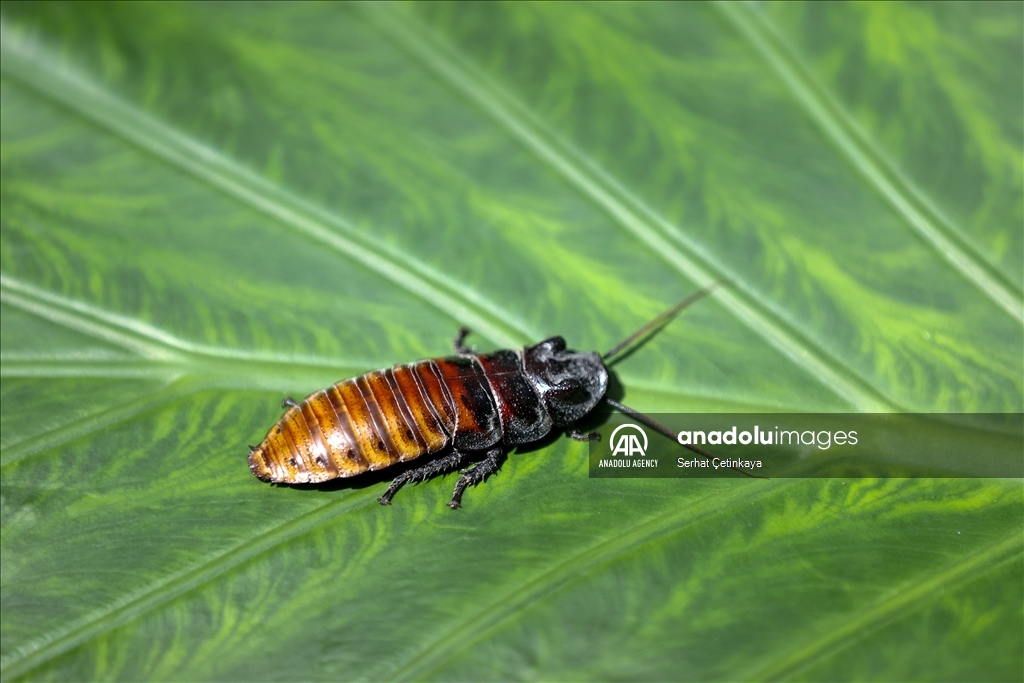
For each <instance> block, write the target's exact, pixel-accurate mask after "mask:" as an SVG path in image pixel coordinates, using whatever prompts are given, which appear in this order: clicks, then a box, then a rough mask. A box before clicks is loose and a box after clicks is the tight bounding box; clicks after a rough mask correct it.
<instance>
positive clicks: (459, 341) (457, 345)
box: [452, 326, 477, 356]
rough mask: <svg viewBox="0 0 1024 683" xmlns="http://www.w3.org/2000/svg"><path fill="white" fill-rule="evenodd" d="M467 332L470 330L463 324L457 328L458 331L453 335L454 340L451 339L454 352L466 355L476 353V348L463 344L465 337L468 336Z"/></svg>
mask: <svg viewBox="0 0 1024 683" xmlns="http://www.w3.org/2000/svg"><path fill="white" fill-rule="evenodd" d="M469 334H470V332H469V328H468V327H465V326H463V327H460V328H459V333H458V334H457V335H455V340H454V341H452V348H453V349H454V350H455V353H459V354H462V355H466V356H475V355H477V354H476V349H471V348H469V347H468V346H466V344H465V341H466V337H468V336H469Z"/></svg>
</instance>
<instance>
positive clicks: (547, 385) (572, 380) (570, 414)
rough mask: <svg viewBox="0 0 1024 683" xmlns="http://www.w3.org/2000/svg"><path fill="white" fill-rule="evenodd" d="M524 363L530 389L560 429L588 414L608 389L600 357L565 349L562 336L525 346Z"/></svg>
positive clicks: (606, 376)
mask: <svg viewBox="0 0 1024 683" xmlns="http://www.w3.org/2000/svg"><path fill="white" fill-rule="evenodd" d="M523 362H524V365H525V366H526V375H527V376H528V377H529V378H530V382H531V383H532V384H533V388H534V389H536V390H537V393H538V394H539V395H540V398H541V401H542V402H543V403H544V407H545V408H547V410H548V414H549V415H551V418H552V419H553V420H554V421H555V424H556V425H559V426H560V425H567V424H569V423H570V422H575V421H576V420H578V419H580V418H581V417H583V416H584V415H586V414H587V413H589V412H590V411H591V410H593V409H594V406H596V405H597V404H598V403H599V402H600V400H601V399H602V398H603V397H604V394H605V392H606V391H607V390H608V368H606V367H605V366H604V362H603V361H602V360H601V354H599V353H583V352H579V351H572V350H570V349H566V348H565V340H564V339H562V338H561V337H551V338H550V339H545V340H544V341H542V342H541V343H539V344H537V345H536V346H527V347H526V348H525V349H523Z"/></svg>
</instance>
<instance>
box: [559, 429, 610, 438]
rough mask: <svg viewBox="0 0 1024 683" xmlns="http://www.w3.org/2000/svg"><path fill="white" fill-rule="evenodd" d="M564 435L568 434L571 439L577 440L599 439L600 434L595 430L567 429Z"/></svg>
mask: <svg viewBox="0 0 1024 683" xmlns="http://www.w3.org/2000/svg"><path fill="white" fill-rule="evenodd" d="M565 435H566V436H568V437H569V438H571V439H576V440H577V441H600V440H601V435H600V434H598V433H597V432H581V431H580V430H578V429H570V430H569V431H567V432H566V433H565Z"/></svg>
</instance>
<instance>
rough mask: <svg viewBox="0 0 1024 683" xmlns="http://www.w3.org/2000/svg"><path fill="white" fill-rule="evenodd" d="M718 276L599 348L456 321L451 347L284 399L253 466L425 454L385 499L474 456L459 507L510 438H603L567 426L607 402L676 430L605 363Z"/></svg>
mask: <svg viewBox="0 0 1024 683" xmlns="http://www.w3.org/2000/svg"><path fill="white" fill-rule="evenodd" d="M719 284H721V283H714V284H712V285H710V286H708V287H705V288H704V289H702V290H699V291H697V292H696V293H694V294H692V295H690V296H689V297H687V298H685V299H683V300H682V301H680V302H679V303H678V304H676V305H675V306H673V307H672V308H670V309H669V310H667V311H665V312H664V313H662V314H661V315H659V316H658V317H656V318H654V319H653V320H651V321H650V322H649V323H647V324H646V325H644V326H643V327H641V328H640V329H639V330H637V331H636V332H634V333H633V334H631V335H630V336H628V337H626V339H624V340H623V341H622V342H620V343H618V344H616V345H615V346H614V347H613V348H612V349H611V350H610V351H608V352H606V353H604V354H598V353H597V352H580V351H573V350H571V349H568V348H566V344H565V339H563V338H562V337H551V338H549V339H545V340H544V341H542V342H540V343H539V344H535V345H534V346H527V347H525V348H523V349H522V350H521V351H515V350H511V349H503V350H500V351H494V352H492V353H477V352H476V351H475V350H473V349H471V348H469V347H467V346H466V344H465V339H466V335H468V334H469V330H468V329H466V328H464V327H463V328H460V329H459V333H458V335H457V336H456V337H455V341H454V344H453V346H454V350H455V355H454V356H447V357H445V358H434V359H427V360H421V361H417V362H415V363H409V364H403V365H395V366H393V367H390V368H387V369H384V370H375V371H373V372H368V373H366V374H365V375H362V376H360V377H356V378H354V379H346V380H342V381H340V382H338V383H337V384H335V385H333V386H330V387H328V388H326V389H321V390H320V391H317V392H315V393H313V394H310V395H309V396H307V397H306V398H305V399H304V400H302V401H301V402H299V401H295V400H294V399H290V398H289V399H285V400H284V402H283V403H282V407H287V408H288V410H287V412H285V414H284V416H283V417H281V419H280V420H279V421H278V422H277V424H276V425H274V427H273V428H271V430H270V432H269V433H268V434H267V436H266V438H265V439H263V441H262V442H261V443H260V445H258V446H250V447H249V451H250V452H249V469H250V470H252V473H253V474H255V475H256V476H257V477H259V478H260V479H262V480H263V481H269V482H274V483H279V484H308V483H318V482H324V481H329V480H331V479H338V478H343V477H354V476H356V475H357V474H362V473H363V472H366V471H372V470H380V469H384V468H386V467H391V466H392V465H396V464H398V463H401V462H407V461H410V460H417V459H420V458H424V459H425V460H426V462H425V463H424V464H422V465H421V466H419V467H415V468H412V469H408V470H406V471H405V472H403V473H402V474H400V475H398V476H397V477H395V479H394V480H392V482H391V485H390V486H389V487H388V488H387V490H386V491H385V492H384V495H382V496H381V497H380V498H379V499H378V500H379V501H380V503H381V504H382V505H389V504H390V503H391V499H392V498H393V497H394V495H395V493H396V492H397V491H398V490H399V489H400V488H402V486H404V485H405V484H407V483H409V482H411V481H425V480H427V479H431V478H433V477H436V476H439V475H443V474H446V473H448V472H450V471H452V470H454V469H456V468H458V467H461V466H462V465H463V464H465V463H467V462H473V461H477V462H476V464H475V465H474V466H473V467H472V468H471V469H469V470H467V471H465V472H463V473H462V476H461V477H460V478H459V481H458V483H457V484H456V485H455V491H454V493H453V494H452V499H451V502H449V503H448V506H449V507H450V508H452V509H453V510H454V509H456V508H459V507H461V506H462V495H463V493H464V492H465V490H466V488H467V487H469V486H475V485H476V484H479V483H480V482H482V481H484V480H485V479H487V477H489V476H490V475H491V474H493V473H495V472H496V471H497V470H498V469H499V468H500V467H501V464H502V462H503V461H504V459H505V456H506V454H507V453H508V451H510V450H511V449H512V448H513V447H515V446H518V445H520V444H527V443H532V442H534V441H538V440H539V439H542V438H544V437H545V436H547V435H548V434H549V433H551V431H552V430H555V429H566V430H567V432H566V434H567V435H568V436H570V437H572V438H573V439H577V440H579V441H590V440H594V439H596V438H599V435H598V434H596V433H593V432H592V433H589V434H584V433H581V432H580V431H578V430H577V429H575V428H573V427H572V425H573V424H574V423H576V422H579V421H580V420H582V419H583V418H584V417H586V416H587V415H588V414H590V412H591V411H593V410H594V409H595V408H596V407H597V405H598V404H599V403H600V402H601V401H602V400H603V401H604V402H605V403H607V404H608V405H609V406H611V407H612V408H615V409H617V410H619V411H622V412H623V413H626V414H627V415H630V416H631V417H633V418H635V419H636V420H638V421H641V422H643V423H644V424H646V425H648V426H649V427H651V428H653V429H656V430H658V431H660V432H662V433H663V434H666V435H667V436H668V437H669V438H671V439H673V440H675V434H674V433H673V432H672V431H671V430H669V429H668V428H667V427H664V426H663V425H661V424H659V423H658V422H656V421H655V420H653V419H652V418H650V417H648V416H646V415H644V414H642V413H639V412H637V411H635V410H633V409H632V408H629V407H627V406H624V405H622V404H621V403H618V402H617V401H613V400H612V399H610V398H608V397H607V396H605V393H606V392H607V391H608V377H609V370H608V366H609V365H612V364H613V363H614V362H616V361H615V360H612V359H613V358H614V357H615V356H616V355H618V354H620V353H621V352H622V351H623V350H625V349H627V348H628V347H630V346H631V345H632V344H633V343H634V342H636V341H637V340H638V339H640V340H641V341H646V338H647V337H649V336H651V335H653V334H654V333H656V332H657V331H658V330H659V329H660V328H661V327H663V326H664V325H665V324H666V323H668V321H670V320H671V319H672V318H673V317H675V315H676V314H678V313H679V312H680V311H682V310H683V309H684V308H686V307H687V306H689V305H690V304H692V303H693V302H694V301H696V300H698V299H700V298H701V297H704V296H707V295H708V294H710V293H711V292H712V291H713V290H714V289H715V288H716V287H717V286H719ZM641 338H643V339H641ZM619 360H621V357H620V359H619ZM687 448H689V449H690V450H693V451H696V452H698V453H700V454H701V455H704V456H710V454H709V453H707V452H706V451H704V450H702V449H700V448H698V447H696V446H687Z"/></svg>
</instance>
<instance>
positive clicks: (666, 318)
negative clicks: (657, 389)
mask: <svg viewBox="0 0 1024 683" xmlns="http://www.w3.org/2000/svg"><path fill="white" fill-rule="evenodd" d="M729 283H730V281H729V280H718V281H717V282H712V283H711V284H710V285H708V286H707V287H704V288H703V289H698V290H697V291H696V292H694V293H693V294H691V295H690V296H688V297H686V298H685V299H683V300H682V301H680V302H679V303H677V304H676V305H675V306H673V307H672V308H670V309H668V310H667V311H665V312H664V313H662V314H661V315H659V316H658V317H657V318H655V319H654V320H652V321H650V322H649V323H647V324H645V325H644V326H643V327H641V328H640V329H639V330H637V331H636V332H634V333H633V334H631V335H629V336H628V337H626V338H625V339H623V340H622V341H620V342H619V343H618V344H616V345H615V346H613V347H612V348H611V350H609V351H606V352H605V353H603V354H601V359H602V360H605V361H607V360H608V359H609V358H611V357H612V356H615V355H618V354H619V353H621V352H622V351H623V350H624V349H627V348H629V347H630V346H631V345H632V344H633V342H637V344H642V343H644V342H646V341H647V340H648V339H650V338H651V337H652V336H654V335H655V334H657V333H658V332H660V331H661V328H663V327H664V326H665V325H667V324H668V323H669V322H670V321H671V320H672V318H674V317H676V316H677V315H679V314H680V313H681V312H682V311H683V309H684V308H687V307H688V306H689V305H690V304H692V303H694V302H697V301H700V300H701V299H703V298H704V297H706V296H707V295H709V294H711V293H712V292H714V291H715V290H716V289H718V288H719V287H722V286H723V285H727V284H729ZM622 358H625V356H622V357H621V358H618V359H616V360H613V361H611V362H606V363H605V365H614V364H615V363H617V362H619V361H620V360H622Z"/></svg>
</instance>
